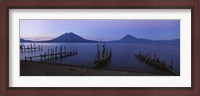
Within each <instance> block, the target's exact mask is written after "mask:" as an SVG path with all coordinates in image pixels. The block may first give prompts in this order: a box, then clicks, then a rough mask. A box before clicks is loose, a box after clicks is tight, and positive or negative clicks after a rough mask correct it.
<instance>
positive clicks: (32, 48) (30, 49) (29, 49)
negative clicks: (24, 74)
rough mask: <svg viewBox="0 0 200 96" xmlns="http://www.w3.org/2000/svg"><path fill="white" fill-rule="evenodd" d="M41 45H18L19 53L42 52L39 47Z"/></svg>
mask: <svg viewBox="0 0 200 96" xmlns="http://www.w3.org/2000/svg"><path fill="white" fill-rule="evenodd" d="M41 46H42V45H38V47H37V46H36V44H28V45H26V46H25V45H23V44H21V45H20V52H36V51H42V50H41V48H42V47H41Z"/></svg>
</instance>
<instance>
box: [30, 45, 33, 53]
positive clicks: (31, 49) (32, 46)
mask: <svg viewBox="0 0 200 96" xmlns="http://www.w3.org/2000/svg"><path fill="white" fill-rule="evenodd" d="M30 46H31V47H30V48H31V52H32V51H33V50H32V49H33V46H32V44H30Z"/></svg>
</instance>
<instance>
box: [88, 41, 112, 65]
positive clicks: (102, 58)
mask: <svg viewBox="0 0 200 96" xmlns="http://www.w3.org/2000/svg"><path fill="white" fill-rule="evenodd" d="M99 47H101V45H97V55H96V57H95V60H94V65H93V66H92V67H97V66H102V65H104V64H106V63H108V62H109V61H110V59H111V56H112V50H111V48H110V52H109V50H108V47H107V48H106V45H105V44H103V45H102V47H103V48H102V54H101V53H100V52H101V50H100V49H101V48H99Z"/></svg>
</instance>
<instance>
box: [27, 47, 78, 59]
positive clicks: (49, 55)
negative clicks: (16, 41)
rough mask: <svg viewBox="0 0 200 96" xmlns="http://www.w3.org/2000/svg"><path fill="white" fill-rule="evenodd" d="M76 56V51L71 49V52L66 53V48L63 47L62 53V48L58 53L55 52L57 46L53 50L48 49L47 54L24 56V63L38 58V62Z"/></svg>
mask: <svg viewBox="0 0 200 96" xmlns="http://www.w3.org/2000/svg"><path fill="white" fill-rule="evenodd" d="M77 54H78V49H77V50H75V49H73V50H72V51H68V52H67V51H66V46H64V51H62V46H61V47H60V52H57V46H56V47H55V49H48V51H47V52H44V53H42V54H40V55H39V56H29V57H27V56H25V61H32V59H33V58H40V61H48V60H53V59H59V58H63V57H68V56H73V55H77Z"/></svg>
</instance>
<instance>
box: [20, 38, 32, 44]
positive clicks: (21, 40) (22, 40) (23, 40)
mask: <svg viewBox="0 0 200 96" xmlns="http://www.w3.org/2000/svg"><path fill="white" fill-rule="evenodd" d="M20 42H21V43H22V42H33V41H31V40H25V39H22V38H20Z"/></svg>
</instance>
